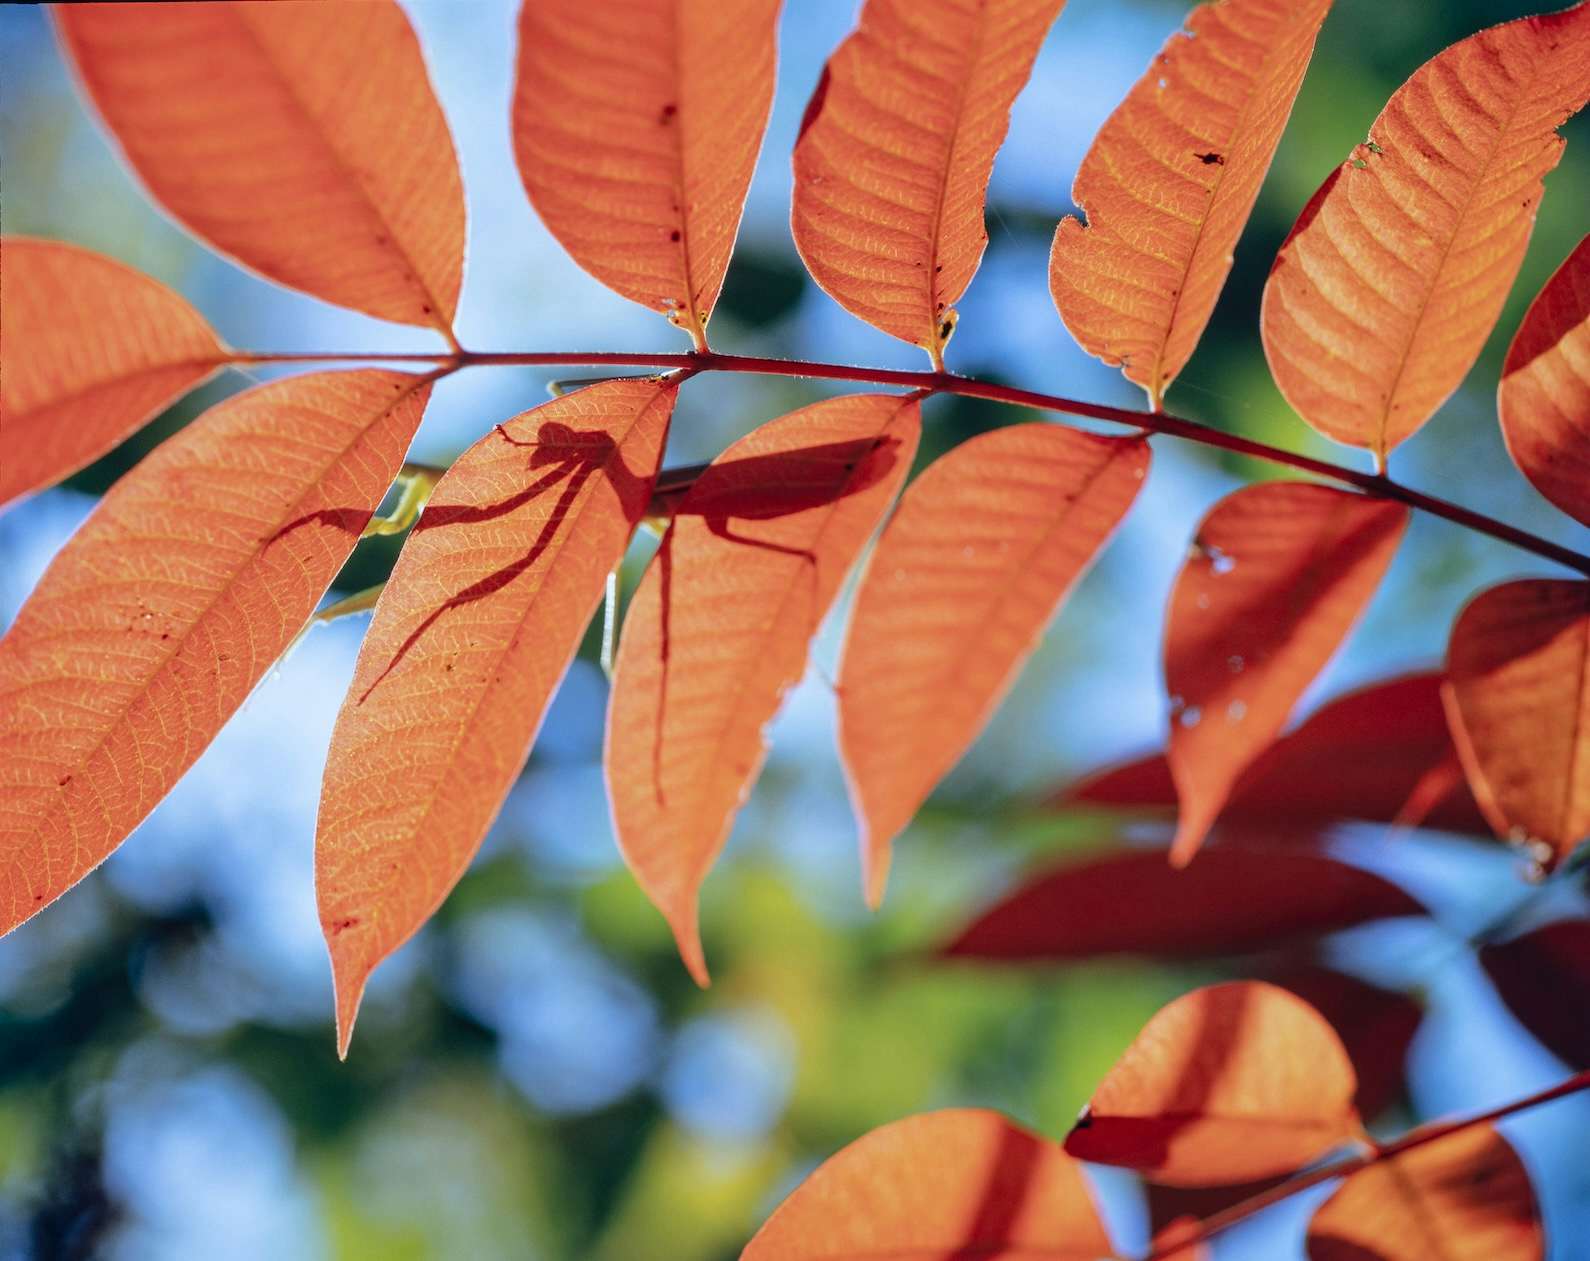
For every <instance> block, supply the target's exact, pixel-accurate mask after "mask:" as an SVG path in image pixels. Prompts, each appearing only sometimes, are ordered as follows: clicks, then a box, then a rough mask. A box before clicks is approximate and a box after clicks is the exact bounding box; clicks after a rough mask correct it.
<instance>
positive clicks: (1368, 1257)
mask: <svg viewBox="0 0 1590 1261" xmlns="http://www.w3.org/2000/svg"><path fill="white" fill-rule="evenodd" d="M1545 1252H1546V1241H1545V1235H1544V1232H1543V1231H1542V1229H1541V1224H1540V1208H1539V1206H1538V1205H1537V1204H1536V1203H1535V1192H1534V1190H1533V1188H1532V1187H1531V1186H1530V1184H1529V1174H1528V1173H1527V1172H1526V1171H1525V1169H1524V1165H1523V1162H1522V1161H1521V1160H1519V1159H1518V1156H1517V1155H1516V1154H1515V1153H1514V1151H1513V1149H1512V1148H1511V1147H1509V1146H1508V1144H1507V1141H1506V1140H1505V1139H1503V1138H1502V1136H1501V1135H1500V1134H1498V1133H1497V1132H1496V1130H1495V1128H1494V1127H1492V1126H1489V1125H1476V1126H1471V1127H1469V1128H1466V1129H1463V1130H1459V1131H1457V1132H1455V1133H1453V1134H1450V1135H1447V1136H1446V1137H1444V1138H1441V1139H1437V1140H1436V1141H1434V1142H1430V1143H1426V1144H1424V1145H1423V1146H1420V1147H1415V1148H1412V1149H1411V1150H1409V1151H1406V1152H1403V1153H1402V1154H1400V1155H1398V1156H1394V1157H1392V1158H1391V1159H1389V1160H1382V1161H1379V1162H1377V1163H1376V1164H1373V1165H1369V1166H1367V1167H1365V1168H1363V1169H1360V1170H1358V1171H1357V1172H1356V1173H1354V1174H1352V1175H1351V1176H1349V1177H1348V1179H1347V1181H1345V1182H1344V1183H1342V1185H1341V1186H1340V1187H1339V1188H1338V1189H1337V1191H1336V1194H1334V1195H1333V1196H1331V1198H1330V1199H1328V1200H1326V1201H1325V1203H1324V1204H1322V1205H1321V1206H1320V1207H1319V1209H1318V1211H1316V1212H1315V1214H1314V1220H1313V1221H1311V1222H1310V1223H1309V1228H1308V1256H1309V1261H1430V1259H1431V1258H1435V1257H1439V1258H1440V1259H1441V1261H1540V1259H1541V1258H1542V1257H1544V1256H1545Z"/></svg>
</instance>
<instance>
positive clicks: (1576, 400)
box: [1496, 236, 1590, 525]
mask: <svg viewBox="0 0 1590 1261" xmlns="http://www.w3.org/2000/svg"><path fill="white" fill-rule="evenodd" d="M1496 407H1497V412H1498V414H1499V415H1500V416H1501V420H1502V437H1504V438H1505V439H1506V440H1507V449H1508V451H1509V452H1511V453H1512V456H1513V462H1514V463H1515V464H1517V465H1518V467H1519V468H1520V469H1522V470H1523V473H1524V476H1525V477H1527V478H1529V480H1530V481H1531V482H1533V483H1534V485H1535V489H1536V490H1538V491H1539V492H1540V493H1541V494H1542V495H1544V496H1546V498H1547V499H1549V500H1551V502H1552V503H1554V504H1556V505H1557V507H1559V508H1561V509H1562V510H1563V511H1564V512H1566V513H1567V514H1568V515H1569V516H1571V517H1573V518H1575V519H1576V520H1578V521H1581V522H1583V523H1584V524H1585V525H1590V236H1587V237H1585V238H1584V240H1582V241H1580V242H1579V244H1578V245H1577V246H1576V247H1575V248H1574V251H1573V253H1572V254H1570V255H1568V258H1567V261H1565V262H1564V263H1563V265H1562V266H1561V267H1559V268H1558V269H1557V271H1556V274H1555V275H1553V276H1552V278H1551V279H1550V280H1548V281H1547V282H1546V287H1545V288H1544V289H1542V290H1541V291H1540V293H1539V295H1538V296H1537V297H1536V298H1535V301H1534V302H1533V303H1531V304H1530V307H1529V310H1528V312H1526V313H1525V315H1524V322H1523V323H1522V324H1520V325H1519V327H1518V335H1517V336H1516V337H1514V338H1513V344H1512V345H1511V346H1510V347H1508V350H1507V361H1506V362H1505V363H1504V364H1503V365H1502V384H1501V389H1500V390H1499V391H1498V393H1497V398H1496Z"/></svg>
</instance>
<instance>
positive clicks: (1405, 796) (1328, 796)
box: [1050, 674, 1491, 836]
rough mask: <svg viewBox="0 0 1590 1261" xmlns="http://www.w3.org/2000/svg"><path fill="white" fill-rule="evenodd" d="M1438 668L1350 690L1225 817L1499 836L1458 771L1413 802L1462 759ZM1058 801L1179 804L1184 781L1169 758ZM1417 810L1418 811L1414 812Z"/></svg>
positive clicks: (1271, 754) (1263, 759)
mask: <svg viewBox="0 0 1590 1261" xmlns="http://www.w3.org/2000/svg"><path fill="white" fill-rule="evenodd" d="M1441 683H1442V679H1441V676H1440V675H1439V674H1411V675H1408V676H1406V677H1404V678H1398V679H1389V680H1386V681H1385V682H1382V683H1374V684H1371V685H1370V686H1368V687H1365V688H1360V689H1359V690H1357V691H1353V692H1347V693H1345V694H1343V695H1341V696H1338V697H1336V698H1335V699H1334V700H1332V701H1330V702H1328V703H1327V704H1325V705H1322V706H1320V708H1319V709H1318V710H1316V711H1315V712H1314V713H1312V714H1310V715H1309V716H1308V718H1307V719H1306V720H1305V721H1304V722H1303V723H1302V724H1301V725H1300V726H1299V727H1298V728H1297V730H1295V731H1292V732H1290V733H1289V734H1287V735H1284V736H1282V737H1281V738H1280V739H1279V740H1277V741H1276V742H1275V743H1274V744H1272V745H1271V746H1270V747H1269V748H1268V749H1266V750H1265V751H1264V752H1263V753H1262V754H1260V755H1259V757H1258V758H1257V759H1255V760H1254V762H1253V765H1252V766H1250V767H1249V768H1248V769H1247V770H1246V771H1244V772H1243V774H1242V777H1241V778H1240V779H1239V780H1238V781H1237V783H1236V786H1235V787H1234V788H1233V789H1232V790H1231V798H1230V800H1229V801H1228V802H1227V803H1226V806H1225V808H1224V809H1223V810H1222V811H1221V813H1220V817H1221V819H1223V820H1225V821H1226V822H1228V823H1229V822H1242V823H1256V824H1264V825H1273V824H1275V823H1279V822H1304V823H1315V822H1319V821H1321V820H1326V819H1371V820H1374V821H1376V822H1386V823H1390V822H1392V821H1393V820H1398V819H1400V820H1402V821H1404V822H1406V823H1408V824H1409V825H1410V826H1415V825H1423V826H1425V827H1432V828H1444V829H1446V830H1447V831H1452V832H1478V833H1480V834H1481V835H1484V836H1489V835H1490V831H1491V829H1490V824H1489V823H1487V822H1486V820H1485V817H1484V815H1482V814H1481V813H1480V810H1479V807H1478V806H1477V805H1476V804H1475V803H1474V797H1473V795H1472V794H1471V793H1470V792H1469V791H1468V789H1467V786H1466V785H1465V784H1464V783H1463V776H1462V772H1461V771H1460V770H1459V771H1458V772H1457V774H1456V777H1455V782H1453V783H1452V784H1451V785H1450V789H1449V790H1448V791H1447V792H1445V793H1443V794H1441V795H1440V796H1439V797H1437V798H1436V799H1435V800H1433V801H1431V802H1429V803H1427V806H1426V808H1425V809H1423V810H1422V811H1419V812H1412V811H1410V809H1409V806H1410V802H1411V801H1412V799H1413V798H1414V797H1415V795H1416V794H1417V793H1418V792H1419V791H1420V790H1421V788H1423V787H1425V786H1427V785H1429V784H1430V783H1431V782H1432V777H1436V776H1441V775H1444V773H1445V771H1446V769H1447V768H1448V767H1454V766H1455V765H1456V759H1457V750H1456V749H1455V748H1454V747H1453V745H1452V735H1451V732H1450V731H1449V730H1448V729H1447V722H1446V711H1445V710H1444V709H1443V708H1442V705H1441ZM1050 803H1051V804H1052V805H1054V806H1057V807H1065V806H1068V805H1073V804H1085V805H1099V806H1174V805H1175V804H1176V785H1175V782H1174V781H1173V780H1172V779H1171V777H1170V764H1169V763H1168V762H1167V761H1166V760H1165V757H1164V755H1162V754H1156V755H1154V756H1152V757H1147V758H1140V759H1138V760H1137V761H1134V762H1128V763H1125V764H1124V765H1121V766H1114V767H1109V768H1107V769H1105V770H1102V771H1097V772H1095V773H1094V774H1092V775H1089V776H1088V777H1087V778H1086V779H1084V780H1082V781H1081V782H1080V783H1077V784H1074V785H1072V786H1071V787H1069V788H1067V789H1065V790H1064V791H1062V792H1060V793H1057V794H1055V796H1053V797H1052V798H1051V799H1050ZM1414 813H1416V814H1417V817H1410V814H1414Z"/></svg>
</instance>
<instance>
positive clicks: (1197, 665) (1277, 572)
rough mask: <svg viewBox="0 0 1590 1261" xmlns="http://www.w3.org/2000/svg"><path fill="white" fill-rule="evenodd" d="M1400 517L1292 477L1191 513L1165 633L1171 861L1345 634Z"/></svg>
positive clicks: (1190, 848) (1186, 853) (1398, 533)
mask: <svg viewBox="0 0 1590 1261" xmlns="http://www.w3.org/2000/svg"><path fill="white" fill-rule="evenodd" d="M1407 520H1408V510H1407V509H1406V508H1404V507H1403V506H1402V505H1400V504H1396V503H1389V502H1386V501H1383V500H1376V499H1370V498H1368V497H1366V496H1364V495H1359V494H1354V493H1351V492H1348V491H1343V490H1335V489H1332V488H1331V487H1328V486H1316V485H1312V484H1309V483H1305V482H1264V483H1261V484H1259V485H1256V486H1247V487H1244V488H1243V489H1241V490H1239V491H1237V492H1235V493H1234V494H1231V495H1228V496H1227V497H1226V498H1225V499H1223V500H1221V501H1220V502H1219V503H1218V504H1216V505H1215V507H1214V508H1213V510H1212V511H1211V512H1210V513H1209V515H1208V516H1206V517H1205V518H1204V520H1203V523H1202V524H1201V525H1200V526H1199V527H1198V533H1197V535H1196V537H1195V538H1194V539H1193V545H1192V551H1191V554H1190V555H1189V556H1188V559H1187V563H1186V564H1185V565H1184V566H1183V567H1182V571H1181V574H1180V576H1179V577H1178V578H1177V580H1176V587H1175V590H1174V591H1172V593H1171V597H1170V609H1169V613H1168V616H1167V623H1166V629H1165V686H1166V688H1167V689H1168V690H1169V692H1170V696H1171V718H1170V743H1169V757H1170V767H1171V774H1172V775H1173V776H1174V778H1175V780H1176V789H1177V794H1178V796H1179V799H1180V805H1181V813H1180V818H1179V820H1178V822H1177V828H1176V839H1175V842H1174V843H1173V845H1172V847H1171V856H1172V860H1173V861H1176V862H1185V861H1186V860H1187V859H1189V858H1191V857H1192V855H1193V853H1194V852H1195V851H1196V850H1197V848H1198V846H1199V845H1200V844H1201V843H1202V841H1203V838H1204V833H1205V832H1207V831H1208V830H1209V826H1210V824H1211V823H1213V822H1214V820H1215V818H1216V817H1217V816H1218V815H1219V813H1220V811H1221V808H1222V807H1223V806H1224V805H1225V803H1226V799H1227V797H1228V796H1229V795H1230V792H1231V789H1232V787H1233V786H1234V785H1235V784H1236V782H1237V780H1238V779H1239V778H1240V777H1241V775H1242V773H1243V771H1245V770H1247V768H1248V767H1249V766H1250V765H1251V764H1252V763H1253V761H1254V760H1255V759H1256V758H1257V757H1258V756H1259V755H1260V754H1261V753H1263V752H1264V751H1265V749H1266V748H1268V747H1269V745H1270V743H1271V741H1273V740H1274V739H1275V736H1276V733H1277V732H1278V731H1280V729H1281V726H1282V725H1283V724H1284V723H1285V722H1286V718H1287V715H1288V714H1289V713H1291V710H1292V706H1293V705H1294V704H1296V702H1297V698H1298V697H1299V696H1300V695H1302V693H1303V690H1304V689H1305V688H1306V687H1307V686H1308V685H1309V684H1310V683H1311V682H1313V680H1314V676H1315V675H1316V674H1318V673H1319V671H1320V670H1321V669H1322V668H1323V667H1324V665H1325V663H1326V662H1327V661H1328V660H1330V657H1331V655H1332V654H1333V653H1334V652H1335V651H1336V649H1337V648H1338V647H1339V646H1340V645H1341V642H1342V640H1343V639H1345V638H1346V636H1347V632H1348V630H1349V629H1350V628H1351V626H1352V624H1353V622H1354V621H1355V620H1356V619H1357V618H1358V615H1359V614H1360V613H1361V612H1362V611H1363V609H1364V606H1365V605H1366V604H1368V603H1369V598H1370V597H1371V596H1372V595H1374V593H1375V588H1376V587H1377V586H1378V585H1379V583H1380V579H1381V577H1382V575H1384V573H1385V572H1386V567H1387V566H1388V565H1389V564H1390V563H1391V557H1392V554H1393V553H1394V552H1395V551H1396V548H1397V543H1398V541H1399V540H1400V539H1401V538H1402V531H1403V527H1404V526H1405V525H1406V524H1407Z"/></svg>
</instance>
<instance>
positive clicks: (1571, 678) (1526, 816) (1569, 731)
mask: <svg viewBox="0 0 1590 1261" xmlns="http://www.w3.org/2000/svg"><path fill="white" fill-rule="evenodd" d="M1447 679H1448V687H1449V688H1450V689H1451V697H1452V706H1451V709H1452V721H1453V735H1454V736H1455V737H1457V739H1458V748H1459V750H1460V752H1462V754H1463V755H1464V766H1465V769H1466V770H1467V771H1468V773H1469V779H1470V782H1471V783H1472V784H1473V785H1474V791H1475V795H1476V797H1478V798H1479V800H1480V802H1481V803H1482V804H1489V805H1490V807H1491V809H1492V811H1493V812H1494V813H1495V816H1496V817H1495V819H1494V820H1493V821H1494V823H1495V824H1496V828H1497V831H1498V832H1500V833H1501V834H1502V835H1504V836H1507V837H1508V838H1510V839H1512V840H1514V841H1517V842H1519V843H1521V844H1528V845H1531V846H1533V847H1535V848H1537V849H1538V850H1539V851H1540V857H1541V859H1542V863H1543V865H1544V866H1546V867H1548V868H1550V867H1554V866H1556V865H1557V863H1559V862H1561V861H1562V860H1564V859H1566V858H1567V857H1568V855H1569V854H1570V853H1572V852H1573V850H1574V847H1575V846H1576V845H1578V844H1579V842H1580V841H1582V840H1584V839H1585V838H1586V836H1587V835H1590V582H1565V581H1555V580H1547V579H1534V580H1528V581H1523V582H1509V583H1504V584H1503V585H1502V586H1499V587H1492V588H1491V589H1490V590H1489V591H1486V592H1483V593H1481V594H1480V595H1478V596H1476V597H1475V598H1474V599H1473V600H1472V601H1471V602H1470V603H1469V605H1468V607H1467V608H1465V609H1464V610H1463V612H1462V613H1460V614H1459V615H1458V619H1457V621H1456V622H1455V623H1454V624H1453V627H1452V639H1451V642H1450V643H1449V644H1448V645H1447Z"/></svg>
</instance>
